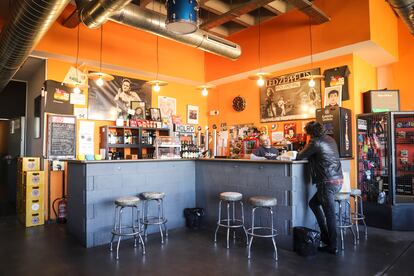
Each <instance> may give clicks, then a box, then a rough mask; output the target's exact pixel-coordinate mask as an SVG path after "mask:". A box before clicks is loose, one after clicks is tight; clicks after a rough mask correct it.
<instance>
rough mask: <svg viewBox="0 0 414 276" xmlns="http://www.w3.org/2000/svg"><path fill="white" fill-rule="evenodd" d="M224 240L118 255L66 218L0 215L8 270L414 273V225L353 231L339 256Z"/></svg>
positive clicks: (155, 243) (0, 267)
mask: <svg viewBox="0 0 414 276" xmlns="http://www.w3.org/2000/svg"><path fill="white" fill-rule="evenodd" d="M224 239H225V237H224V236H220V237H219V243H218V244H217V245H214V243H213V242H212V233H211V232H210V231H206V230H204V231H199V232H193V231H188V230H186V229H180V230H175V231H171V232H170V236H169V238H168V241H167V243H166V244H165V245H160V243H159V236H158V235H153V236H150V237H149V238H148V241H147V255H146V256H145V257H143V256H142V255H141V250H140V249H134V248H133V247H132V243H131V242H129V241H125V242H123V243H121V251H120V260H119V261H116V260H115V259H114V258H113V257H114V256H113V255H112V254H111V253H110V252H109V250H108V247H106V246H104V247H98V248H93V249H85V248H83V247H82V246H80V245H79V243H78V242H77V241H76V240H74V239H73V238H72V237H71V236H69V235H68V234H67V232H66V229H65V227H64V226H62V225H47V226H41V227H36V228H29V229H25V228H24V227H23V226H21V225H20V224H19V223H18V222H17V221H16V220H15V218H13V217H9V218H0V256H1V257H0V275H2V276H3V275H138V274H140V275H315V276H316V275H346V276H350V275H351V276H352V275H355V276H356V275H414V232H390V231H386V230H381V229H375V228H369V238H368V240H365V239H363V240H361V242H360V243H359V244H358V245H357V246H355V247H354V246H353V245H352V241H351V235H348V236H347V237H346V248H345V252H343V253H341V254H340V255H338V256H332V255H329V254H327V253H319V254H318V255H317V256H315V257H312V258H303V257H300V256H298V255H296V254H295V253H293V252H288V251H284V250H279V261H278V262H275V261H273V259H272V247H271V243H267V242H266V241H258V242H257V243H256V242H255V243H253V255H252V259H251V260H250V261H248V260H247V258H246V249H245V247H244V246H243V243H242V242H241V241H239V242H235V243H232V244H231V248H230V249H226V248H225V247H224V244H225V243H224Z"/></svg>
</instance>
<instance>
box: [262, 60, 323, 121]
mask: <svg viewBox="0 0 414 276" xmlns="http://www.w3.org/2000/svg"><path fill="white" fill-rule="evenodd" d="M311 75H320V69H319V68H315V69H312V70H306V71H301V72H295V73H290V74H286V75H283V76H278V77H275V78H272V79H268V80H267V81H266V84H265V85H264V86H263V87H262V88H260V122H262V123H266V122H276V121H291V120H306V119H310V118H315V110H316V109H318V108H321V106H322V93H321V81H320V80H315V86H314V87H309V81H308V80H307V79H306V78H308V77H309V76H311Z"/></svg>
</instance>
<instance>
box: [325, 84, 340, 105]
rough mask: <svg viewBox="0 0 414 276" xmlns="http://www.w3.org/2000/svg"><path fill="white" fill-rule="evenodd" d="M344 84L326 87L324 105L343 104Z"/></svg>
mask: <svg viewBox="0 0 414 276" xmlns="http://www.w3.org/2000/svg"><path fill="white" fill-rule="evenodd" d="M341 99H342V85H336V86H330V87H326V88H325V97H324V102H323V103H324V106H325V107H331V106H342V102H341Z"/></svg>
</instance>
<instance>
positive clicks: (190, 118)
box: [187, 105, 199, 125]
mask: <svg viewBox="0 0 414 276" xmlns="http://www.w3.org/2000/svg"><path fill="white" fill-rule="evenodd" d="M198 112H199V108H198V106H195V105H187V124H193V125H196V124H198V115H199V114H198Z"/></svg>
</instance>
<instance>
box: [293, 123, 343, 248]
mask: <svg viewBox="0 0 414 276" xmlns="http://www.w3.org/2000/svg"><path fill="white" fill-rule="evenodd" d="M305 131H306V134H308V135H310V137H311V139H310V141H309V143H308V144H307V145H306V146H305V148H304V149H303V150H302V151H301V152H299V154H298V156H297V158H296V159H297V160H301V159H308V160H309V165H310V169H311V174H312V181H313V183H316V187H317V192H316V194H315V195H314V196H313V197H312V198H311V200H310V201H309V207H310V208H311V209H312V211H313V213H314V214H315V217H316V220H317V221H318V224H319V228H320V230H321V240H322V242H323V243H325V244H326V246H325V247H323V250H325V251H327V252H329V253H331V254H337V253H338V249H337V246H336V238H337V235H336V218H335V194H337V193H338V192H339V191H340V190H341V188H342V183H343V175H342V167H341V160H340V159H339V152H338V146H337V144H336V142H335V140H334V139H333V138H332V137H330V136H329V135H327V134H325V133H324V131H323V126H322V125H321V124H320V123H318V122H315V121H312V122H309V123H307V124H306V126H305ZM322 210H323V212H322Z"/></svg>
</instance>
